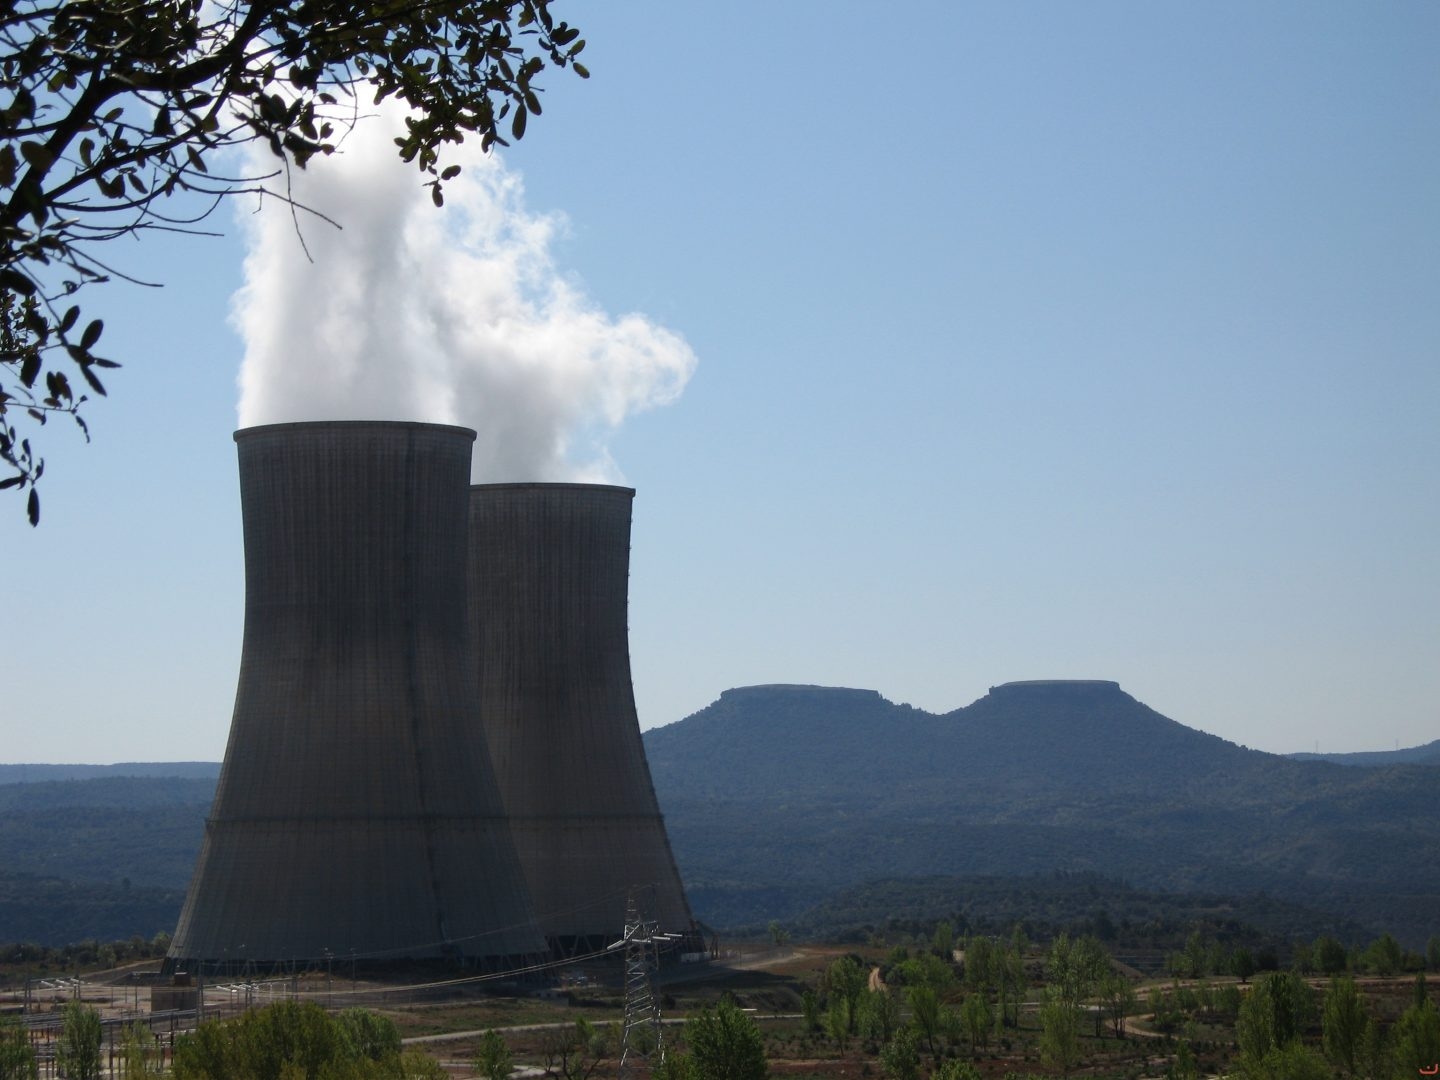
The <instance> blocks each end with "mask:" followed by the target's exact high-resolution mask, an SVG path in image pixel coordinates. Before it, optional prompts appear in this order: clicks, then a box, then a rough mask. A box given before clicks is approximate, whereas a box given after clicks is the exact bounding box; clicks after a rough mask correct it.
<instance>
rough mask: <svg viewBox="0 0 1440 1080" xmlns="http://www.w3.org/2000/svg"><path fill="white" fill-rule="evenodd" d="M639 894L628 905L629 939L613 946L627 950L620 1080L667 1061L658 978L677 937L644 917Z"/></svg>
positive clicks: (629, 900) (627, 930) (625, 1079)
mask: <svg viewBox="0 0 1440 1080" xmlns="http://www.w3.org/2000/svg"><path fill="white" fill-rule="evenodd" d="M651 891H653V890H651ZM635 892H636V891H635V890H633V889H632V890H631V891H630V896H629V899H628V900H627V901H626V903H625V935H624V937H623V938H621V939H620V940H619V941H617V942H615V943H614V944H612V945H611V946H610V948H611V949H622V948H623V949H624V950H625V1026H624V1030H623V1034H622V1035H621V1043H620V1075H619V1080H633V1078H634V1077H636V1076H638V1075H640V1074H641V1073H645V1072H649V1071H651V1070H653V1069H654V1068H655V1066H657V1065H661V1064H663V1063H664V1061H665V1041H664V1037H663V1035H662V1033H661V1029H660V1001H659V999H658V998H657V997H656V996H655V977H656V975H657V974H658V973H659V970H660V947H661V945H664V944H667V943H669V942H670V941H673V940H674V939H675V937H676V936H677V935H675V934H662V933H661V932H660V927H659V926H658V925H657V924H656V922H655V920H654V919H652V918H649V917H647V916H642V914H641V912H640V904H639V901H638V900H637V899H636V896H635Z"/></svg>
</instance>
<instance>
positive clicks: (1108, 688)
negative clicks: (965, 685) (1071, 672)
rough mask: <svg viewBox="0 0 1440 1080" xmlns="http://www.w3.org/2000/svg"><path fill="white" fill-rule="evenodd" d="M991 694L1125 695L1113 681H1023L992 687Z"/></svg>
mask: <svg viewBox="0 0 1440 1080" xmlns="http://www.w3.org/2000/svg"><path fill="white" fill-rule="evenodd" d="M990 693H991V694H996V695H999V694H1006V695H1009V694H1037V693H1045V694H1111V693H1124V691H1123V690H1121V689H1120V684H1119V683H1118V682H1115V681H1114V680H1113V679H1021V680H1019V681H1018V682H1007V683H1001V684H1000V685H999V686H992V687H990Z"/></svg>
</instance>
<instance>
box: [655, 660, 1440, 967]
mask: <svg viewBox="0 0 1440 1080" xmlns="http://www.w3.org/2000/svg"><path fill="white" fill-rule="evenodd" d="M646 746H647V751H648V753H649V757H650V764H651V771H652V774H653V776H654V781H655V787H656V791H657V793H658V795H659V797H660V801H661V804H662V806H663V808H664V810H665V813H666V820H667V825H668V827H669V830H670V836H671V842H672V845H673V846H674V849H675V852H676V855H677V858H678V859H679V861H680V864H681V872H682V874H684V876H685V879H686V882H687V885H688V886H689V888H690V891H691V895H692V899H693V901H694V904H695V906H696V908H697V910H699V911H700V912H701V913H702V914H704V915H706V916H707V917H709V918H710V919H712V920H713V921H716V922H718V923H720V924H722V925H725V924H731V925H733V924H741V923H752V922H755V921H758V920H760V919H762V918H763V917H765V916H767V915H768V917H771V918H786V917H791V916H794V915H796V914H798V913H799V912H801V911H803V910H805V909H806V908H807V907H809V906H811V905H812V904H813V903H815V902H816V898H817V897H820V896H823V895H825V894H827V893H830V892H833V891H834V890H836V889H839V888H842V887H845V886H851V885H855V884H859V883H861V882H864V881H867V880H872V879H877V878H896V877H914V876H929V875H936V874H944V875H966V876H968V875H979V874H1000V875H1031V874H1045V873H1049V872H1051V871H1055V870H1062V871H1068V872H1090V873H1098V874H1102V875H1108V876H1111V877H1117V878H1122V879H1124V880H1126V881H1128V882H1130V883H1132V884H1134V885H1137V886H1142V887H1146V888H1155V889H1167V890H1176V891H1210V892H1220V893H1227V894H1234V895H1243V894H1250V893H1257V892H1268V893H1271V894H1274V895H1276V896H1281V897H1286V898H1289V899H1292V900H1295V901H1303V902H1304V903H1306V904H1309V905H1311V906H1313V907H1316V908H1321V909H1323V910H1326V911H1329V912H1331V913H1333V914H1335V915H1336V916H1340V917H1352V918H1356V919H1359V920H1360V921H1362V922H1364V923H1365V924H1367V925H1371V926H1382V925H1383V926H1387V927H1389V928H1391V929H1393V930H1395V932H1397V933H1403V934H1405V935H1406V936H1407V937H1408V938H1409V939H1411V940H1417V941H1419V942H1421V943H1423V941H1425V940H1426V939H1427V938H1428V936H1429V935H1430V934H1433V933H1436V932H1440V830H1436V829H1435V828H1434V827H1433V822H1434V809H1433V808H1434V805H1435V803H1434V799H1435V795H1434V793H1435V791H1436V789H1437V780H1440V770H1437V769H1435V768H1426V767H1413V766H1412V767H1396V768H1389V769H1366V770H1357V769H1349V768H1344V767H1342V766H1338V765H1333V764H1329V763H1323V762H1314V763H1307V762H1298V761H1292V760H1289V759H1287V758H1284V757H1279V756H1276V755H1272V754H1264V753H1260V752H1258V751H1253V750H1247V749H1245V748H1243V747H1240V746H1236V745H1234V744H1232V743H1228V742H1225V741H1224V740H1222V739H1218V738H1215V737H1213V736H1210V735H1206V734H1204V733H1202V732H1198V731H1194V730H1192V729H1189V728H1186V727H1184V726H1183V725H1181V724H1177V723H1175V722H1174V721H1172V720H1169V719H1167V718H1166V717H1164V716H1162V715H1160V714H1159V713H1157V712H1155V711H1154V710H1152V709H1149V708H1148V707H1146V706H1145V705H1142V704H1141V703H1139V702H1137V701H1136V700H1135V699H1134V698H1132V697H1130V695H1128V694H1126V693H1124V692H1123V691H1122V690H1121V689H1120V688H1119V687H1118V686H1117V685H1116V684H1114V683H1108V682H1055V683H1014V684H1008V685H1006V686H1001V687H996V688H994V689H992V690H991V692H990V693H989V694H987V695H986V696H985V697H984V698H982V699H980V700H979V701H977V702H975V703H974V704H972V705H969V706H967V707H965V708H962V709H957V710H955V711H954V712H951V713H947V714H945V715H943V716H937V715H934V714H929V713H925V712H922V711H920V710H917V709H913V708H910V707H908V706H904V705H894V704H892V703H890V702H888V701H886V700H885V699H883V698H881V697H880V696H879V695H878V694H875V693H873V692H870V691H861V690H837V689H828V688H822V687H806V686H759V687H748V688H745V689H740V690H731V691H727V692H726V693H725V694H722V695H721V697H720V699H719V700H718V701H717V702H715V703H714V704H713V705H711V706H709V707H708V708H706V709H704V710H702V711H701V712H699V713H697V714H695V715H694V716H691V717H689V718H687V719H685V720H683V721H680V722H679V723H676V724H672V725H669V726H667V727H663V728H657V729H655V730H653V731H650V732H648V733H647V734H646Z"/></svg>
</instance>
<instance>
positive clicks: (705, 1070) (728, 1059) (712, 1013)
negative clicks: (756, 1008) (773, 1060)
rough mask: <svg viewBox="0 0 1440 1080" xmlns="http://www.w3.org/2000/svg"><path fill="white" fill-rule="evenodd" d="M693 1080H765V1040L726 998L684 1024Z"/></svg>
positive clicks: (766, 1069) (756, 1028) (751, 1022)
mask: <svg viewBox="0 0 1440 1080" xmlns="http://www.w3.org/2000/svg"><path fill="white" fill-rule="evenodd" d="M685 1044H686V1046H688V1047H689V1049H690V1058H689V1061H690V1072H691V1076H692V1077H693V1080H765V1078H766V1077H767V1076H769V1075H770V1067H769V1066H768V1065H767V1064H766V1062H765V1040H764V1038H762V1037H761V1035H760V1029H759V1028H758V1027H757V1026H756V1025H755V1021H754V1020H751V1019H750V1017H748V1016H746V1015H745V1013H744V1012H742V1011H741V1010H740V1007H739V1006H738V1005H736V1004H735V1003H734V1002H733V1001H730V1000H729V999H725V1000H722V1001H721V1002H720V1004H719V1005H717V1006H716V1007H715V1008H714V1009H706V1010H704V1011H703V1012H702V1013H700V1015H699V1016H695V1017H692V1018H691V1019H690V1021H689V1022H688V1023H687V1024H686V1025H685Z"/></svg>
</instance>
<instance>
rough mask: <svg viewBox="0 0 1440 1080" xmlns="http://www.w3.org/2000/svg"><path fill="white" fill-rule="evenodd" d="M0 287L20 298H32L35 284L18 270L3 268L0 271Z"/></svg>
mask: <svg viewBox="0 0 1440 1080" xmlns="http://www.w3.org/2000/svg"><path fill="white" fill-rule="evenodd" d="M0 286H4V287H5V288H7V289H9V290H10V291H11V292H17V293H19V294H20V295H21V296H34V295H35V283H34V282H33V281H31V280H30V279H29V278H28V277H26V276H25V275H24V274H22V273H20V271H19V270H14V269H11V268H10V267H8V266H7V267H5V268H4V269H0Z"/></svg>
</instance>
